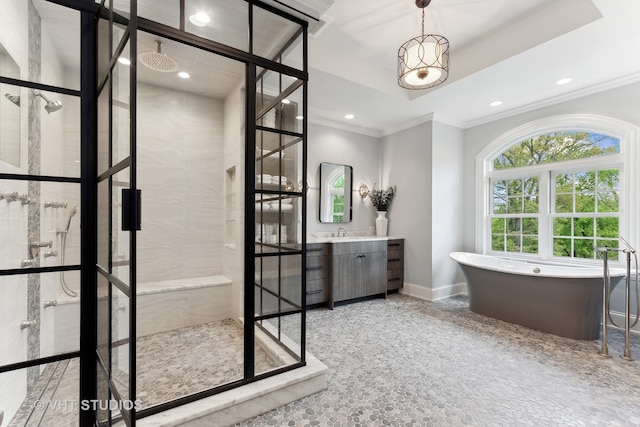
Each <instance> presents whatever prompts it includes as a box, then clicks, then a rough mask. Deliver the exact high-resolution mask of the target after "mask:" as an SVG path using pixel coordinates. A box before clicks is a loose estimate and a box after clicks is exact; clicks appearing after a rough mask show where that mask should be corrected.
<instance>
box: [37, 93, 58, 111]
mask: <svg viewBox="0 0 640 427" xmlns="http://www.w3.org/2000/svg"><path fill="white" fill-rule="evenodd" d="M33 94H34V95H35V96H39V97H40V98H42V99H44V100H45V101H46V102H47V103H46V105H45V106H44V109H45V110H47V114H51V113H54V112H56V111H58V110H59V109H61V108H62V102H60V101H51V100H50V99H49V98H47V97H46V96H44V95H43V94H42V92H40V91H39V90H37V89H36V90H34V91H33Z"/></svg>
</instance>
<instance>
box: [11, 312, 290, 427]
mask: <svg viewBox="0 0 640 427" xmlns="http://www.w3.org/2000/svg"><path fill="white" fill-rule="evenodd" d="M243 339H244V338H243V333H242V328H241V326H240V325H238V324H237V323H236V322H234V321H233V320H222V321H217V322H211V323H206V324H203V325H198V326H193V327H187V328H181V329H176V330H173V331H168V332H161V333H157V334H153V335H148V336H145V337H141V338H139V339H138V341H137V352H138V355H137V356H138V362H137V364H136V369H137V371H138V372H137V388H138V394H137V399H138V400H140V401H141V406H142V408H148V407H150V406H153V405H157V404H160V403H163V402H166V401H170V400H174V399H176V398H179V397H183V396H186V395H188V394H192V393H196V392H199V391H202V390H206V389H209V388H212V387H215V386H218V385H221V384H225V383H228V382H230V381H234V380H237V379H241V378H242V376H243V369H244V366H243V357H244V354H243V345H244V341H243ZM115 353H116V354H117V353H118V352H117V351H116V352H115ZM255 353H256V354H255V361H256V368H255V369H256V372H264V371H267V370H270V369H273V368H276V367H278V363H277V362H276V361H274V360H272V359H271V357H270V356H269V355H268V354H267V353H266V352H265V351H264V350H263V349H262V348H261V347H259V346H257V347H256V350H255ZM120 356H121V357H120V359H119V361H120V363H121V364H122V365H123V366H126V363H127V360H126V357H123V356H122V355H120ZM78 378H79V361H78V359H73V360H71V361H63V362H58V363H52V364H49V365H48V366H47V367H46V368H45V370H44V371H43V373H42V374H41V375H40V377H39V379H38V382H37V384H36V386H34V388H33V389H32V391H31V393H30V395H29V396H28V397H27V399H25V401H24V403H23V405H22V407H21V408H20V410H19V411H18V413H17V414H16V415H15V416H14V417H13V419H12V420H11V422H10V423H9V427H23V426H29V427H30V426H46V427H62V426H64V427H69V426H77V425H78V414H77V411H76V410H74V409H73V408H72V405H68V407H64V406H65V405H64V404H63V405H62V406H63V407H59V406H58V407H55V408H50V409H49V410H47V411H46V412H45V411H38V410H34V409H37V408H36V407H37V406H38V405H35V402H36V401H38V400H42V401H61V402H71V401H77V396H78ZM126 379H127V374H126V372H125V371H122V370H114V381H115V382H116V383H117V385H118V388H119V390H120V392H121V393H123V394H124V395H125V396H126V395H127V394H128V393H127V389H126Z"/></svg>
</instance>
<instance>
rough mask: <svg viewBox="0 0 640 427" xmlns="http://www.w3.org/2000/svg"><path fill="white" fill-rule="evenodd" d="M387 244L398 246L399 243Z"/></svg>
mask: <svg viewBox="0 0 640 427" xmlns="http://www.w3.org/2000/svg"><path fill="white" fill-rule="evenodd" d="M389 246H400V243H389Z"/></svg>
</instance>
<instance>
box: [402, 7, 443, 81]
mask: <svg viewBox="0 0 640 427" xmlns="http://www.w3.org/2000/svg"><path fill="white" fill-rule="evenodd" d="M429 3H431V0H416V6H417V7H419V8H420V9H422V35H421V36H418V37H414V38H412V39H411V40H409V41H407V42H405V43H404V44H403V45H402V46H400V49H399V50H398V84H399V85H400V86H402V87H403V88H406V89H428V88H431V87H434V86H438V85H439V84H441V83H443V82H444V81H445V80H447V77H449V40H447V39H446V38H445V37H443V36H439V35H437V34H427V35H425V34H424V10H425V8H426V7H427V6H429Z"/></svg>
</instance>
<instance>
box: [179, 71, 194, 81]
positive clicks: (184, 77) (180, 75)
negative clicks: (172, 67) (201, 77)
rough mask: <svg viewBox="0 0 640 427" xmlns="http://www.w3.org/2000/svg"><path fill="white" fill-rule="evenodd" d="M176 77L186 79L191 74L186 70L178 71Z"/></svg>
mask: <svg viewBox="0 0 640 427" xmlns="http://www.w3.org/2000/svg"><path fill="white" fill-rule="evenodd" d="M178 77H180V78H181V79H188V78H189V77H191V74H189V73H187V72H186V71H180V72H179V73H178Z"/></svg>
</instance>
